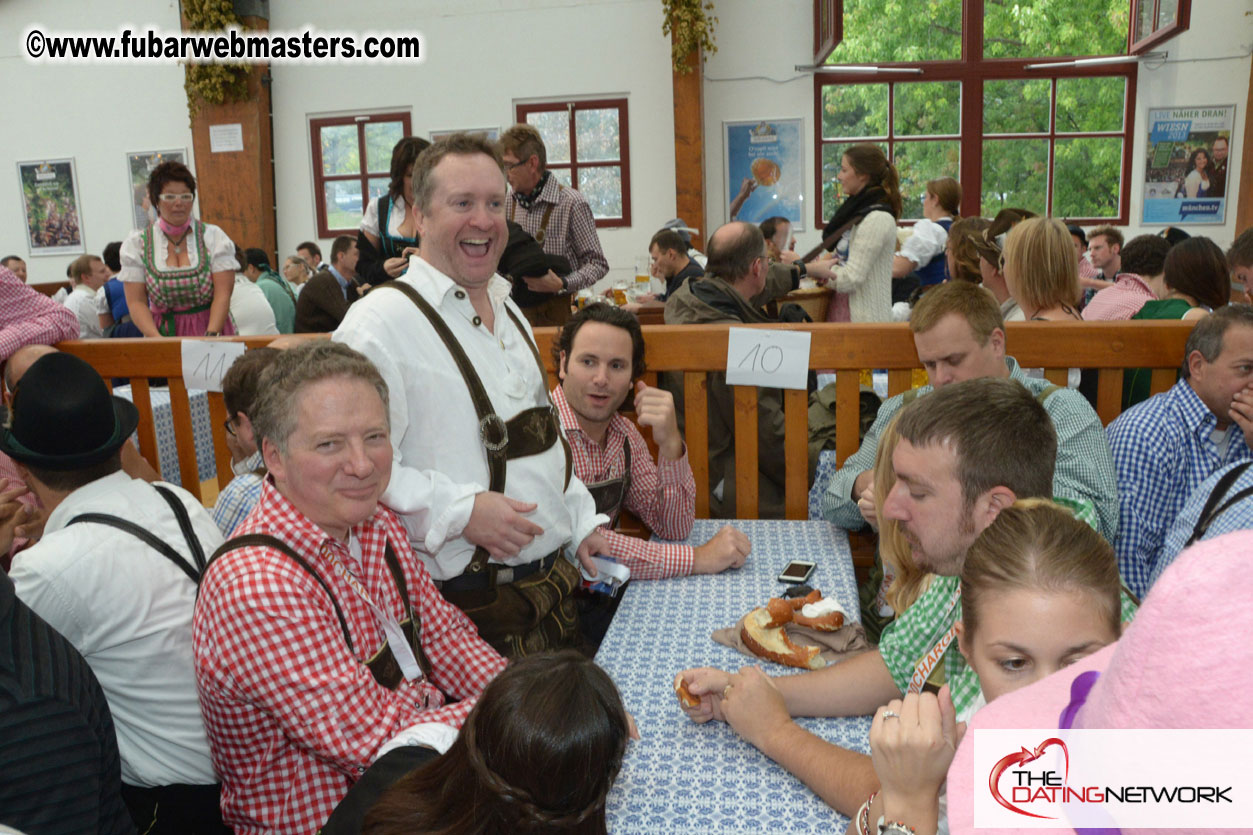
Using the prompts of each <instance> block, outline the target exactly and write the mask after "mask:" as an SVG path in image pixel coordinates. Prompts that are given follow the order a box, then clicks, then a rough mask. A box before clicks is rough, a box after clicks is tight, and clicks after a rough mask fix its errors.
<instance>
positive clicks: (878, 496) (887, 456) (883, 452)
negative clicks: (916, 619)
mask: <svg viewBox="0 0 1253 835" xmlns="http://www.w3.org/2000/svg"><path fill="white" fill-rule="evenodd" d="M896 424H897V420H896V419H895V418H894V419H893V420H892V422H891V423H889V424H888V428H887V429H885V430H884V431H883V437H882V438H881V439H880V440H879V450H878V452H877V453H876V454H875V460H874V507H875V514H876V515H877V516H878V517H879V559H880V560H882V562H883V570H884V573H885V574H886V573H887V572H888V571H889V570H890V571H891V572H892V573H893V574H895V577H894V578H893V579H892V582H891V584H890V585H889V586H888V587H887V590H886V592H885V593H884V596H885V597H886V598H887V601H888V605H889V606H891V607H892V611H894V612H896V613H897V614H898V615H899V614H900V613H901V612H903V611H905V610H906V609H908V608H909V607H910V606H911V605H913V603H914V601H915V600H917V599H918V598H919V597H921V596H922V593H923V592H924V591H926V590H927V587H928V586H930V585H931V578H932V577H933V576H935V575H933V574H930V573H928V572H926V571H923V570H922V569H921V568H919V567H918V564H917V563H915V562H914V557H913V552H912V551H911V550H910V548H909V543H908V542H906V541H905V537H904V535H902V534H901V526H900V523H899V522H897V521H896V520H894V519H885V518H884V517H883V503H884V501H886V500H887V497H888V493H889V492H891V490H892V487H893V486H894V485H895V484H896V471H895V470H893V469H892V453H893V452H894V451H895V450H896V442H897V441H899V440H900V437H901V436H900V434H899V433H897V431H896Z"/></svg>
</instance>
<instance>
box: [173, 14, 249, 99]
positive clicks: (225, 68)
mask: <svg viewBox="0 0 1253 835" xmlns="http://www.w3.org/2000/svg"><path fill="white" fill-rule="evenodd" d="M183 16H184V17H185V18H186V19H187V28H188V30H189V31H192V32H225V31H226V29H227V27H230V26H234V27H236V28H239V29H243V28H244V27H243V23H242V22H241V21H240V19H239V18H238V17H236V16H235V7H234V6H233V5H232V3H231V0H183ZM183 72H184V81H183V89H184V90H186V91H187V112H188V114H189V115H191V116H193V117H194V116H195V115H196V113H198V112H199V111H200V108H201V106H202V104H204V103H207V104H225V103H226V102H234V101H243V100H244V99H246V98H248V76H249V74H250V72H251V70H250V68H249V67H248V65H247V64H188V65H187V66H186V67H184V69H183Z"/></svg>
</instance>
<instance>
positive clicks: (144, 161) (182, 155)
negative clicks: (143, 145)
mask: <svg viewBox="0 0 1253 835" xmlns="http://www.w3.org/2000/svg"><path fill="white" fill-rule="evenodd" d="M163 162H181V163H183V164H184V165H186V164H187V151H186V150H185V149H183V148H176V149H174V150H171V151H138V152H136V153H133V154H127V155H126V181H127V182H128V183H130V206H131V225H132V226H133V227H134V228H136V229H143V228H144V227H145V226H147V225H148V224H149V223H152V222H154V221H155V220H156V219H157V209H156V206H153V205H151V201H150V200H149V199H148V177H149V176H150V175H151V174H152V169H154V168H156V167H157V166H158V165H160V164H161V163H163Z"/></svg>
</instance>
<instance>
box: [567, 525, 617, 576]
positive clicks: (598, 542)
mask: <svg viewBox="0 0 1253 835" xmlns="http://www.w3.org/2000/svg"><path fill="white" fill-rule="evenodd" d="M608 553H609V540H608V539H606V538H605V535H604V534H603V533H601V532H600V531H599V530H595V531H592V532H591V533H589V534H588V535H587V536H585V537H584V538H583V541H582V542H580V543H579V548H578V550H577V551H575V552H574V555H575V556H576V557H578V560H579V562H580V563H581V564H582V566H583V567H584V568H585V569H587V573H588V574H590V575H591V576H593V577H595V576H596V575H597V573H598V572H597V571H596V563H594V562H592V557H594V556H596V555H597V554H608Z"/></svg>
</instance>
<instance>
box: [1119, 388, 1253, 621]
mask: <svg viewBox="0 0 1253 835" xmlns="http://www.w3.org/2000/svg"><path fill="white" fill-rule="evenodd" d="M1217 425H1218V418H1216V417H1215V416H1214V413H1213V412H1211V411H1210V410H1209V408H1208V407H1207V406H1206V405H1205V404H1204V403H1203V402H1201V398H1200V397H1198V396H1197V394H1196V392H1195V391H1193V390H1192V386H1191V385H1189V384H1188V381H1187V380H1180V381H1179V382H1177V383H1175V385H1174V387H1172V388H1171V389H1170V390H1169V391H1166V392H1163V393H1162V394H1158V395H1154V396H1153V397H1150V398H1149V399H1148V400H1146V401H1144V402H1143V403H1140V404H1139V405H1137V406H1133V407H1132V408H1130V409H1128V410H1127V411H1125V412H1123V413H1122V414H1121V415H1119V416H1118V419H1117V420H1115V421H1114V422H1113V423H1111V424H1110V425H1109V445H1110V450H1111V451H1112V452H1113V454H1114V466H1115V468H1116V469H1117V471H1118V498H1119V511H1118V537H1117V539H1116V540H1115V542H1114V550H1115V552H1117V554H1118V570H1119V571H1120V572H1121V573H1122V579H1123V582H1124V583H1126V584H1127V588H1129V589H1131V591H1132V592H1133V593H1134V594H1136V595H1137V596H1140V597H1143V596H1144V594H1145V593H1146V592H1147V591H1148V589H1149V586H1150V585H1151V581H1150V578H1151V577H1152V576H1153V574H1154V570H1155V569H1156V566H1157V562H1158V560H1159V559H1160V558H1161V557H1162V555H1163V553H1164V548H1163V545H1164V542H1165V537H1166V532H1167V530H1168V529H1169V528H1170V525H1171V523H1172V522H1174V521H1175V518H1176V517H1177V516H1178V515H1179V511H1180V509H1181V508H1182V507H1183V505H1184V502H1185V501H1187V499H1188V497H1189V496H1190V495H1192V493H1193V491H1194V490H1196V488H1197V486H1198V485H1200V484H1201V482H1203V481H1204V480H1205V479H1206V478H1208V477H1209V476H1210V475H1211V474H1212V473H1213V472H1214V471H1215V470H1217V469H1218V468H1219V467H1222V466H1223V465H1225V464H1230V463H1232V462H1235V461H1243V460H1245V459H1248V458H1253V452H1250V451H1249V447H1248V445H1247V444H1246V443H1245V440H1244V434H1243V433H1242V432H1241V431H1240V429H1239V427H1238V426H1236V425H1234V424H1231V425H1229V426H1228V427H1227V433H1228V439H1227V450H1226V454H1225V455H1220V454H1219V449H1218V446H1217V445H1216V444H1215V443H1214V439H1213V437H1212V436H1211V433H1213V431H1214V429H1215V428H1216V427H1217Z"/></svg>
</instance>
